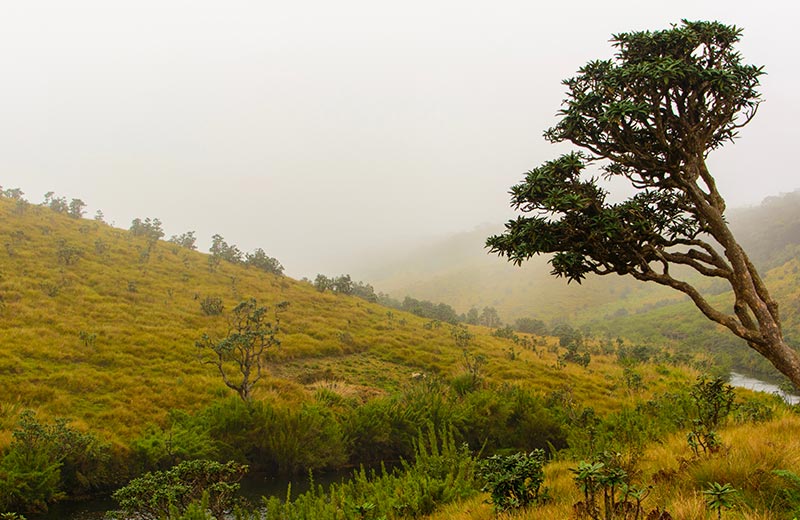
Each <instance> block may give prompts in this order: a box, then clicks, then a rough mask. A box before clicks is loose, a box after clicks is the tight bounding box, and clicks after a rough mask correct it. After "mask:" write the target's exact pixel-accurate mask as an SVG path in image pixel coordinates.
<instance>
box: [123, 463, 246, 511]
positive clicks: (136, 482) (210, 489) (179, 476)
mask: <svg viewBox="0 0 800 520" xmlns="http://www.w3.org/2000/svg"><path fill="white" fill-rule="evenodd" d="M246 472H247V466H243V465H241V464H237V463H235V462H228V463H226V464H220V463H218V462H213V461H209V460H191V461H185V462H182V463H180V464H178V465H176V466H174V467H172V468H170V469H168V470H166V471H156V472H152V473H146V474H144V475H142V476H141V477H139V478H136V479H133V480H132V481H130V482H129V483H128V485H127V486H125V487H123V488H120V489H118V490H117V491H116V492H114V495H113V496H114V500H116V501H117V502H118V503H119V505H120V508H121V509H122V510H123V511H124V512H126V513H127V514H129V515H135V517H136V518H140V519H142V520H160V519H163V518H172V517H174V516H176V513H178V514H181V513H184V512H185V511H186V510H187V509H188V508H189V507H190V505H191V504H193V503H195V502H199V501H200V500H204V501H205V502H204V505H205V506H206V507H207V509H208V510H209V511H210V512H211V514H212V515H213V516H214V517H215V518H217V519H222V518H224V517H225V516H224V515H225V514H226V513H227V512H230V511H232V510H233V508H234V506H235V505H236V502H237V496H236V493H237V491H238V489H239V484H238V482H239V480H240V479H241V478H242V476H244V474H245V473H246Z"/></svg>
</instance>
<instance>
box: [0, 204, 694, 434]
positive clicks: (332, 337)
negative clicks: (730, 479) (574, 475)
mask: <svg viewBox="0 0 800 520" xmlns="http://www.w3.org/2000/svg"><path fill="white" fill-rule="evenodd" d="M0 244H3V245H4V247H3V249H2V250H0V338H2V341H1V342H0V388H2V389H3V390H2V392H1V393H0V445H2V444H5V443H7V442H9V440H10V431H11V429H12V428H13V425H14V420H15V417H16V415H17V413H18V412H19V411H20V410H22V409H24V408H34V409H37V410H38V411H39V412H40V413H43V414H44V415H45V416H65V417H68V418H71V419H72V420H74V421H75V424H76V425H77V426H78V427H80V428H86V429H91V430H93V431H97V432H101V433H102V435H103V436H105V437H107V438H109V439H111V440H116V441H119V442H123V443H124V442H125V441H127V440H129V439H131V438H132V437H134V436H136V435H137V434H138V433H140V432H141V431H142V430H143V428H144V427H145V426H146V425H147V424H148V423H150V422H158V421H161V420H163V419H164V417H165V416H166V414H167V412H168V411H169V410H170V409H183V410H190V411H191V410H197V409H199V408H201V407H202V406H204V405H206V404H207V403H209V402H210V401H211V400H213V399H215V398H216V397H219V396H223V395H230V393H231V391H230V390H228V389H227V388H226V387H224V385H223V384H222V381H221V379H220V378H219V376H218V375H217V374H216V373H215V371H214V368H213V367H211V366H210V365H206V364H203V363H201V361H200V359H199V356H198V351H197V348H196V347H195V341H196V340H197V339H198V338H199V336H200V335H201V334H202V333H203V332H209V333H210V334H212V335H217V336H219V335H222V334H223V333H224V331H225V326H226V323H225V317H224V316H206V315H205V314H204V313H203V312H201V307H200V302H201V301H202V300H203V299H204V298H206V297H218V298H221V299H222V300H223V302H224V305H225V308H226V309H227V310H230V309H232V308H233V307H234V306H235V305H236V304H237V303H238V302H239V301H241V300H242V299H244V298H248V297H254V298H256V299H258V301H259V302H260V303H262V304H268V305H273V304H275V303H277V302H281V301H288V302H289V303H290V306H289V308H288V310H287V312H286V313H285V314H284V315H283V318H282V324H283V333H282V335H281V340H282V346H281V348H280V349H276V350H274V351H273V352H270V355H269V377H267V379H266V380H264V381H262V382H261V383H260V384H259V386H258V387H257V388H256V392H255V396H256V398H257V399H263V400H276V401H284V402H294V403H297V402H301V401H304V400H308V399H312V398H313V395H314V392H315V390H316V389H317V388H319V387H320V386H325V387H326V388H329V389H331V390H333V391H335V392H338V393H341V394H343V395H348V396H355V397H357V398H359V399H361V400H362V401H363V400H366V399H369V398H370V397H371V396H374V395H379V394H382V393H385V392H390V391H393V390H395V389H397V388H400V387H403V386H404V385H408V384H409V379H410V377H411V374H412V373H414V372H424V373H427V374H432V375H439V376H441V377H443V378H450V377H452V376H455V375H458V374H460V373H463V371H464V368H463V365H462V363H461V360H462V349H461V348H459V347H457V346H456V345H455V343H454V341H453V338H452V337H451V332H450V327H449V326H446V325H442V326H439V327H436V326H433V325H432V324H430V323H428V322H427V320H423V319H421V318H418V317H415V316H412V315H408V314H404V313H401V312H397V311H392V312H389V311H388V310H387V309H385V308H383V307H381V306H379V305H376V304H371V303H367V302H365V301H363V300H360V299H357V298H353V297H345V296H336V295H333V294H330V293H320V292H317V291H316V290H315V289H314V288H313V287H312V286H311V285H310V284H308V283H304V282H298V281H295V280H292V279H289V278H286V277H280V276H276V275H273V274H269V273H265V272H263V271H259V270H256V269H253V268H250V269H248V268H247V267H246V266H243V265H234V264H230V263H226V262H222V263H221V265H220V266H219V267H218V268H217V269H216V270H215V271H211V270H210V269H209V266H208V255H205V254H202V253H199V252H196V251H191V250H188V249H185V248H181V247H178V246H177V245H175V244H172V243H168V242H163V241H160V242H157V243H155V244H153V245H152V247H148V244H147V242H146V240H145V239H144V238H141V237H135V236H133V235H132V234H131V233H129V232H128V231H124V230H121V229H115V228H113V227H110V226H108V225H106V224H104V223H102V222H98V221H92V220H85V219H75V218H70V217H69V216H66V215H64V214H60V213H56V212H54V211H52V210H50V209H49V208H45V207H41V206H35V205H28V206H25V205H20V204H16V203H15V202H14V201H13V200H10V199H7V198H0ZM471 330H472V331H473V334H475V338H474V339H473V340H472V342H471V345H470V349H472V350H474V351H475V352H478V351H480V352H483V353H484V354H485V355H486V356H487V358H488V365H487V368H486V375H487V379H489V380H490V381H494V382H498V383H502V382H507V383H513V384H523V385H526V386H532V387H535V388H537V389H539V390H541V391H542V392H543V393H544V392H548V391H551V390H555V389H559V388H562V387H568V388H570V389H571V391H572V394H573V395H574V396H575V398H576V399H578V400H586V401H588V400H591V401H592V403H593V406H595V407H596V408H597V409H598V410H603V409H614V408H616V407H619V406H620V405H621V403H622V402H623V401H624V399H625V397H626V395H625V393H624V392H621V391H620V388H624V382H623V381H624V378H623V374H622V369H621V367H619V366H618V365H616V364H615V363H614V360H613V359H612V358H610V357H604V356H601V355H596V356H594V357H593V361H592V363H591V365H590V366H589V370H586V369H583V368H580V367H578V366H576V365H569V366H567V367H566V368H561V369H559V368H557V366H556V365H557V363H556V356H557V353H556V352H555V348H554V341H555V340H554V339H553V338H549V339H545V338H539V339H536V340H535V341H537V342H538V344H539V348H538V349H537V352H536V353H534V352H532V351H528V350H525V351H522V352H519V347H516V348H517V352H516V355H514V356H512V355H511V350H512V349H513V348H515V347H514V344H513V343H511V342H510V341H509V340H504V339H500V338H495V337H493V336H491V335H490V334H489V332H490V331H489V330H488V329H482V328H479V327H475V328H472V329H471ZM548 346H550V347H551V348H550V349H548V348H546V347H548ZM551 350H552V351H551ZM512 358H513V359H512ZM642 373H643V377H644V379H645V382H646V383H648V384H649V385H650V388H651V389H652V390H653V391H657V390H659V389H663V388H666V387H668V386H669V385H673V384H675V383H676V382H685V381H687V380H689V379H691V377H692V375H691V374H689V373H687V372H685V371H682V370H680V369H669V370H666V369H662V370H660V371H659V372H657V371H656V370H655V368H654V367H652V366H651V367H646V368H644V369H643V372H642Z"/></svg>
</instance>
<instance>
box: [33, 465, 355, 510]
mask: <svg viewBox="0 0 800 520" xmlns="http://www.w3.org/2000/svg"><path fill="white" fill-rule="evenodd" d="M351 475H352V470H344V471H337V472H333V473H327V474H324V475H319V476H317V475H314V483H315V484H322V485H323V486H325V487H327V486H328V485H330V484H333V483H336V482H341V481H342V480H344V479H347V478H349V477H350V476H351ZM289 482H290V480H288V479H285V478H275V477H271V476H266V475H263V474H254V475H246V476H245V478H243V479H242V481H241V482H240V484H241V493H240V494H241V495H242V496H243V497H245V498H246V499H248V500H249V501H250V502H251V503H252V504H253V505H258V504H260V503H261V497H262V496H267V497H270V496H276V497H278V498H281V499H284V498H286V490H287V487H288V485H289ZM291 484H292V497H296V496H297V495H299V494H300V493H304V492H306V491H308V487H309V485H308V475H306V476H302V475H300V476H297V477H294V478H293V479H292V480H291ZM315 487H316V485H315ZM116 509H117V503H116V502H115V501H114V500H112V499H111V497H110V496H106V497H98V498H93V499H91V500H85V501H82V502H60V503H56V504H53V505H51V506H50V510H49V511H48V512H47V513H45V514H39V515H26V518H27V519H28V520H103V519H105V518H106V513H108V512H111V511H115V510H116ZM120 518H121V517H120Z"/></svg>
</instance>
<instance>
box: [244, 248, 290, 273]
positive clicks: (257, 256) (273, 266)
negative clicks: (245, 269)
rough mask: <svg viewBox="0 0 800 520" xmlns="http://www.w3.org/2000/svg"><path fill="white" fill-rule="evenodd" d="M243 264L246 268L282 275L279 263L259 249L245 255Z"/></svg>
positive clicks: (281, 267)
mask: <svg viewBox="0 0 800 520" xmlns="http://www.w3.org/2000/svg"><path fill="white" fill-rule="evenodd" d="M244 263H245V265H247V266H250V267H255V268H256V269H261V270H262V271H265V272H267V273H272V274H277V275H282V274H283V266H282V265H281V263H280V262H279V261H278V260H277V259H276V258H273V257H271V256H268V255H267V253H265V252H264V250H263V249H261V248H260V247H259V248H258V249H256V250H255V251H253V252H252V253H247V254H246V255H245V257H244Z"/></svg>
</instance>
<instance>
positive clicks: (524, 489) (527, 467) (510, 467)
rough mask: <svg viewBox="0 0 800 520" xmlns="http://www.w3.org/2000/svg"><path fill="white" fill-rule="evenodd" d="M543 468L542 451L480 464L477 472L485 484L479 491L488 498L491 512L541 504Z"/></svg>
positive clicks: (496, 458) (543, 456) (543, 493)
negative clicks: (487, 495)
mask: <svg viewBox="0 0 800 520" xmlns="http://www.w3.org/2000/svg"><path fill="white" fill-rule="evenodd" d="M544 464H545V455H544V450H534V451H532V452H530V453H515V454H514V455H505V456H503V455H494V456H492V457H489V458H488V459H485V460H482V461H481V462H480V463H479V465H478V469H479V471H478V472H479V473H480V475H481V477H482V478H483V479H484V481H485V482H486V485H485V486H484V488H483V491H488V492H489V493H490V494H491V496H492V504H494V507H495V510H497V511H507V510H509V509H516V508H519V507H525V506H527V505H530V504H536V503H538V502H541V501H543V500H545V499H546V498H547V490H546V488H543V487H542V484H543V483H544Z"/></svg>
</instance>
